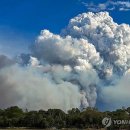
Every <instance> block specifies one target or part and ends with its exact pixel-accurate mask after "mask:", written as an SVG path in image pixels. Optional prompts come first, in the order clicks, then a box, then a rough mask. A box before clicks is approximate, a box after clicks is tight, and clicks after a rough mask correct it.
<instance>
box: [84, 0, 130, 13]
mask: <svg viewBox="0 0 130 130" xmlns="http://www.w3.org/2000/svg"><path fill="white" fill-rule="evenodd" d="M82 3H83V4H84V5H85V6H86V7H87V9H88V10H89V11H92V12H99V11H112V10H118V11H129V10H130V2H129V1H107V2H104V3H99V4H94V3H93V2H91V3H85V2H82Z"/></svg>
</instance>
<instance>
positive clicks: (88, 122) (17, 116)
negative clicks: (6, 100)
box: [0, 106, 130, 129]
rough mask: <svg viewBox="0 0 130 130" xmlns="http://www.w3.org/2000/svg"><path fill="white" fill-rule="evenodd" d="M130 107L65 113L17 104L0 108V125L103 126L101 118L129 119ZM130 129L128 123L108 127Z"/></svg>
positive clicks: (47, 126)
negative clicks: (36, 109)
mask: <svg viewBox="0 0 130 130" xmlns="http://www.w3.org/2000/svg"><path fill="white" fill-rule="evenodd" d="M129 113H130V107H128V108H127V109H117V110H116V111H111V112H110V111H105V112H100V111H98V110H97V109H96V108H90V107H88V108H86V109H84V110H83V111H80V110H79V109H78V108H73V109H71V110H69V111H68V112H67V113H65V112H64V111H62V110H60V109H48V110H47V111H45V110H39V111H28V110H25V111H23V110H22V109H21V108H19V107H17V106H13V107H9V108H7V109H0V127H1V128H6V127H26V128H57V129H60V128H80V129H82V128H97V129H98V128H103V127H104V126H103V125H102V119H103V118H104V117H111V118H112V119H120V120H130V115H129ZM119 128H122V129H123V128H125V129H130V127H129V125H114V126H113V125H112V126H111V127H109V128H108V129H119Z"/></svg>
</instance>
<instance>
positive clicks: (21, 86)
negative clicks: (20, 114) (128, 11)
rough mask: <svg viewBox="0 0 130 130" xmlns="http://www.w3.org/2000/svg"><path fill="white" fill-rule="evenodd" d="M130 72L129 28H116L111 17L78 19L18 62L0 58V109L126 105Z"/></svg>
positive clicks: (41, 39) (45, 33)
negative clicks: (14, 106) (9, 107)
mask: <svg viewBox="0 0 130 130" xmlns="http://www.w3.org/2000/svg"><path fill="white" fill-rule="evenodd" d="M6 64H7V65H6ZM3 66H6V67H3ZM129 70H130V27H129V25H127V24H121V25H118V24H117V23H115V22H114V21H113V19H112V18H111V17H110V16H109V14H108V12H99V13H91V12H89V13H83V14H79V15H78V16H76V17H74V18H72V19H71V20H70V22H69V24H68V26H67V27H66V28H65V29H63V30H62V31H61V34H60V35H57V34H53V33H51V32H50V31H49V30H42V31H41V33H40V35H39V36H38V38H37V39H36V42H35V44H34V45H33V46H32V48H31V53H30V54H22V55H21V56H18V57H17V60H16V63H14V62H13V64H12V61H10V60H9V61H8V59H7V58H6V57H2V58H1V56H0V107H2V108H4V107H8V106H11V105H18V106H20V107H22V108H29V109H31V110H35V109H49V108H60V109H62V110H64V111H67V110H68V109H71V108H73V107H78V108H80V109H83V108H86V107H88V106H90V107H95V106H96V105H97V104H100V105H102V104H103V105H104V108H105V109H115V108H117V107H119V106H128V105H130V103H129V99H130V96H129V90H130V86H129V84H130V79H129V77H130V71H129Z"/></svg>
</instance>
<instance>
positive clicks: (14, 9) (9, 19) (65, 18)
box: [0, 0, 130, 56]
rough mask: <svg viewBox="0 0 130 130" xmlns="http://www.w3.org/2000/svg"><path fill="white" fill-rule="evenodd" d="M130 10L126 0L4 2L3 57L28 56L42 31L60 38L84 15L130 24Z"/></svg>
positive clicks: (0, 21) (0, 18)
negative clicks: (106, 16) (100, 15)
mask: <svg viewBox="0 0 130 130" xmlns="http://www.w3.org/2000/svg"><path fill="white" fill-rule="evenodd" d="M112 2H113V3H112ZM121 2H122V3H121ZM123 2H124V3H123ZM104 7H105V8H104ZM113 7H114V8H113ZM129 9H130V2H129V1H125V0H124V1H114V0H113V1H112V0H108V1H107V0H1V1H0V53H2V54H6V55H13V56H14V55H17V54H20V53H22V52H23V53H24V52H28V51H29V49H28V48H29V46H30V45H31V44H33V43H34V42H35V39H36V37H37V36H38V35H39V33H40V31H41V30H43V29H48V30H50V31H51V32H53V33H55V34H59V33H60V32H61V30H62V29H63V28H65V27H66V26H67V25H68V22H69V20H70V19H71V18H73V17H74V16H77V15H78V14H81V13H83V12H89V11H92V12H99V11H108V12H109V13H110V16H111V17H112V18H113V19H114V21H115V22H116V23H118V24H120V23H127V24H130V19H129V17H130V11H129ZM16 35H17V37H16ZM12 48H15V49H14V50H13V51H12Z"/></svg>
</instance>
